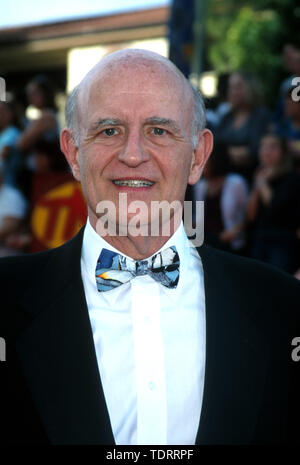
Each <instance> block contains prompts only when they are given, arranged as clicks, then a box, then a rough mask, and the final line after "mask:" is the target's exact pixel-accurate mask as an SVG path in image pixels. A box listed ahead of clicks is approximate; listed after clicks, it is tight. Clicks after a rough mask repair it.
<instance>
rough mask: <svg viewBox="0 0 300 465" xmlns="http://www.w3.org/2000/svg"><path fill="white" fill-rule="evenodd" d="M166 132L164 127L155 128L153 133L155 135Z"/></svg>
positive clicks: (161, 134)
mask: <svg viewBox="0 0 300 465" xmlns="http://www.w3.org/2000/svg"><path fill="white" fill-rule="evenodd" d="M165 133H166V130H165V129H162V128H153V134H154V135H155V136H163V135H164V134H165Z"/></svg>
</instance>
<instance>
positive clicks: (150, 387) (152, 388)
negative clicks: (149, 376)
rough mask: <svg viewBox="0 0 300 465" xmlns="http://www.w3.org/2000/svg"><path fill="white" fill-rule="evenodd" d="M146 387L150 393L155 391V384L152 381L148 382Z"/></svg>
mask: <svg viewBox="0 0 300 465" xmlns="http://www.w3.org/2000/svg"><path fill="white" fill-rule="evenodd" d="M148 387H149V389H150V391H153V390H154V389H155V383H153V381H149V383H148Z"/></svg>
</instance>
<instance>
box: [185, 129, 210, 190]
mask: <svg viewBox="0 0 300 465" xmlns="http://www.w3.org/2000/svg"><path fill="white" fill-rule="evenodd" d="M213 139H214V138H213V135H212V132H211V131H210V130H209V129H203V131H202V133H199V134H198V144H197V147H196V148H195V149H194V151H193V157H192V162H191V168H190V174H189V178H188V183H189V184H191V185H193V184H196V182H198V181H199V179H200V177H201V174H202V171H203V168H204V165H205V163H206V162H207V160H208V158H209V156H210V154H211V151H212V148H213Z"/></svg>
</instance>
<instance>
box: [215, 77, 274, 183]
mask: <svg viewBox="0 0 300 465" xmlns="http://www.w3.org/2000/svg"><path fill="white" fill-rule="evenodd" d="M228 103H229V105H230V106H231V110H230V111H229V112H227V113H226V114H225V115H224V116H223V118H222V119H221V120H220V123H219V125H218V126H217V128H216V130H215V136H216V139H217V140H218V141H220V142H223V143H224V144H226V145H227V146H228V153H229V157H230V162H231V167H232V170H234V171H235V172H238V173H240V174H243V175H244V176H246V177H247V179H250V178H251V174H252V172H253V169H254V167H255V164H256V160H257V150H258V145H259V141H260V138H261V136H262V134H264V133H265V132H266V128H267V127H268V125H269V121H270V115H269V112H268V110H267V109H266V108H265V107H263V106H262V105H261V92H260V87H259V83H258V82H257V80H256V79H255V78H254V77H253V76H252V75H250V74H248V73H246V72H242V71H239V72H235V73H233V74H232V75H231V76H230V78H229V81H228Z"/></svg>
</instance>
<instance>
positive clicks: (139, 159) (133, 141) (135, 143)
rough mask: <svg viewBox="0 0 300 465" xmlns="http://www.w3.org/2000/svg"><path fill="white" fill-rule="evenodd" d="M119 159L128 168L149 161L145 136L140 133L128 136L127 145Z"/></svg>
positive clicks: (132, 133)
mask: <svg viewBox="0 0 300 465" xmlns="http://www.w3.org/2000/svg"><path fill="white" fill-rule="evenodd" d="M118 158H119V160H120V161H121V162H123V163H125V164H126V165H128V166H131V167H136V166H139V165H140V164H141V163H144V162H145V161H148V160H149V154H148V152H147V150H146V147H145V144H144V142H143V136H142V135H141V134H140V133H139V132H138V131H136V132H131V133H129V134H128V137H127V140H126V144H125V145H124V146H123V149H122V150H121V151H120V153H119V155H118Z"/></svg>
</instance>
